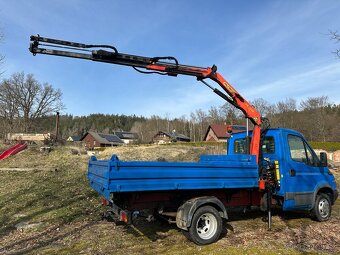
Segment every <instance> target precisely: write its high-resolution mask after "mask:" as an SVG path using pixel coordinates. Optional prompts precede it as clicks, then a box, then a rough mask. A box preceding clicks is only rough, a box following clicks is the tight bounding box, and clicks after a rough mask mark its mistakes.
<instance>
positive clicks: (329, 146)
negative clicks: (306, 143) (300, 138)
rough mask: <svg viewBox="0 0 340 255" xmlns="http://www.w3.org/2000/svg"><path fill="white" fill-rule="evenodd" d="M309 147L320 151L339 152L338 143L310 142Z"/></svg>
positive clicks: (339, 144) (339, 146)
mask: <svg viewBox="0 0 340 255" xmlns="http://www.w3.org/2000/svg"><path fill="white" fill-rule="evenodd" d="M310 145H311V146H312V147H313V148H314V149H320V150H325V151H337V150H340V142H310Z"/></svg>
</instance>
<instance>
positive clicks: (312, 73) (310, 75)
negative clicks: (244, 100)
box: [247, 62, 340, 103]
mask: <svg viewBox="0 0 340 255" xmlns="http://www.w3.org/2000/svg"><path fill="white" fill-rule="evenodd" d="M339 70H340V62H337V63H332V64H328V65H322V66H316V67H314V68H313V69H311V70H305V71H302V72H300V73H297V74H294V75H290V76H286V77H284V78H282V79H278V80H273V81H272V82H269V83H266V84H257V85H255V86H254V87H253V88H252V89H251V90H249V91H247V96H249V98H252V97H253V98H256V97H263V98H265V99H267V100H271V101H278V100H281V99H283V98H286V97H292V98H295V99H298V100H301V99H304V98H306V97H307V96H321V95H327V96H329V97H330V99H331V100H333V101H334V103H340V89H339V88H340V72H339Z"/></svg>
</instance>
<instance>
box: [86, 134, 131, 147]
mask: <svg viewBox="0 0 340 255" xmlns="http://www.w3.org/2000/svg"><path fill="white" fill-rule="evenodd" d="M80 140H81V141H82V142H84V143H85V146H86V148H87V149H90V150H91V149H94V148H98V147H111V146H118V145H123V144H124V142H123V141H122V140H121V139H120V138H119V137H118V136H116V135H114V134H102V133H97V132H94V131H88V132H87V133H86V134H85V135H84V136H83V137H82V138H81V139H80Z"/></svg>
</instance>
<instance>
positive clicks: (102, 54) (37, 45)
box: [30, 36, 261, 162]
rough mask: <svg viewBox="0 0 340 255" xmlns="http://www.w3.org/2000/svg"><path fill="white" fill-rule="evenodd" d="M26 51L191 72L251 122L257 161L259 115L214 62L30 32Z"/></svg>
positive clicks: (161, 71)
mask: <svg viewBox="0 0 340 255" xmlns="http://www.w3.org/2000/svg"><path fill="white" fill-rule="evenodd" d="M104 49H105V50H104ZM106 49H107V50H106ZM30 51H31V52H32V53H33V54H34V55H35V54H47V55H56V56H63V57H70V58H80V59H87V60H92V61H97V62H104V63H110V64H117V65H125V66H131V67H133V68H134V69H135V70H137V71H139V72H141V73H157V74H162V75H170V76H177V75H178V74H181V75H189V76H195V77H196V78H197V80H200V81H202V82H203V83H204V84H205V85H207V86H208V87H209V88H210V89H212V90H213V91H214V92H215V93H216V94H217V95H219V96H220V97H222V98H223V99H225V100H226V101H228V102H229V103H231V104H232V105H233V106H235V107H237V108H238V109H240V110H241V111H242V112H243V113H244V115H245V117H246V118H248V119H250V120H251V122H252V123H253V124H254V129H253V134H252V139H251V143H250V149H249V153H250V154H253V155H256V158H257V162H259V151H260V137H261V115H260V113H259V112H258V111H257V110H256V109H255V108H254V107H253V106H252V105H251V104H250V103H249V102H248V101H247V100H245V99H244V98H243V97H242V96H241V95H240V94H239V93H238V92H237V90H236V89H235V88H234V87H233V86H232V85H231V84H230V83H228V82H227V81H226V80H225V79H224V78H223V76H222V75H220V74H219V73H218V72H217V67H216V66H215V65H214V66H212V67H206V68H204V67H196V66H189V65H181V64H179V63H178V60H177V59H176V58H174V57H170V56H169V57H153V58H152V57H151V58H150V57H143V56H136V55H130V54H125V53H120V52H118V50H117V49H116V48H115V47H113V46H110V45H87V44H83V43H76V42H69V41H62V40H56V39H51V38H44V37H40V36H31V42H30ZM140 69H146V70H148V71H142V70H140ZM207 78H209V79H211V80H213V81H215V82H216V83H218V85H219V86H220V87H221V88H222V89H223V90H224V91H225V92H226V94H225V93H223V92H222V91H220V90H218V89H216V88H213V87H212V86H210V85H209V84H208V83H206V82H205V81H204V79H207Z"/></svg>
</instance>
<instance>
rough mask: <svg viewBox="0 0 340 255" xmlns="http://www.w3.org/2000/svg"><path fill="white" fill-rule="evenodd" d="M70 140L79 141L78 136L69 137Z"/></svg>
mask: <svg viewBox="0 0 340 255" xmlns="http://www.w3.org/2000/svg"><path fill="white" fill-rule="evenodd" d="M70 138H71V139H72V141H74V142H77V141H80V138H81V137H80V136H79V135H71V136H70Z"/></svg>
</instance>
